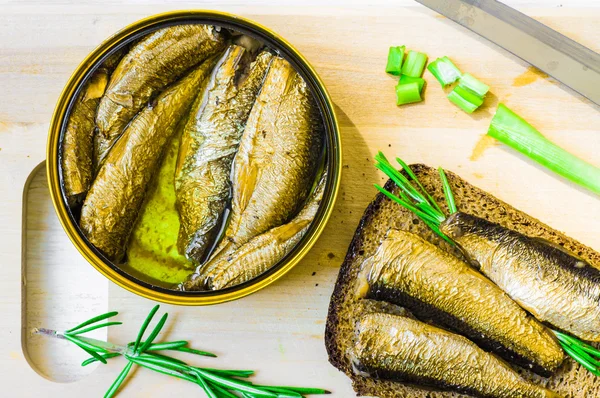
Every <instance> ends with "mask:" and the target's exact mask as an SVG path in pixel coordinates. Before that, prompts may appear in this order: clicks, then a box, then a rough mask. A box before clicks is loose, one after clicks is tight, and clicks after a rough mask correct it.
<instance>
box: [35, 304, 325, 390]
mask: <svg viewBox="0 0 600 398" xmlns="http://www.w3.org/2000/svg"><path fill="white" fill-rule="evenodd" d="M158 308H159V306H158V305H157V306H155V307H154V308H153V309H152V310H151V311H150V313H149V314H148V317H147V318H146V320H145V321H144V323H143V324H142V327H141V329H140V331H139V333H138V335H137V338H136V340H135V341H134V342H131V343H129V344H127V345H126V346H120V345H116V344H113V343H109V342H106V341H101V340H96V339H92V338H89V337H85V336H81V335H82V334H84V333H87V332H91V331H92V330H96V329H99V328H102V327H108V326H113V325H120V324H121V322H104V323H100V322H101V321H104V320H105V319H109V318H112V317H114V316H115V315H117V312H108V313H106V314H102V315H98V316H96V317H94V318H92V319H89V320H87V321H85V322H83V323H81V324H79V325H77V326H75V327H74V328H71V329H69V330H67V331H65V332H62V333H61V332H57V331H56V330H49V329H35V330H34V333H37V334H42V335H45V336H49V337H55V338H59V339H65V340H68V341H70V342H72V343H74V344H76V345H77V346H79V347H80V348H81V349H83V350H84V351H86V352H87V353H88V354H90V355H91V358H89V359H87V360H85V361H83V363H82V364H81V366H86V365H89V364H90V363H93V362H97V361H99V362H102V363H104V364H106V362H107V361H106V360H107V359H110V358H114V357H117V356H123V357H125V358H126V359H127V365H125V367H124V368H123V370H122V371H121V373H119V375H118V376H117V378H116V379H115V381H114V382H113V384H112V385H111V386H110V387H109V389H108V391H107V392H106V394H105V395H104V397H105V398H107V397H112V396H114V395H115V394H116V393H117V391H118V390H119V387H120V386H121V384H122V383H123V381H124V380H125V379H126V377H127V375H128V373H129V372H130V370H131V369H132V368H133V366H134V365H137V366H141V367H143V368H146V369H150V370H153V371H155V372H158V373H163V374H166V375H169V376H173V377H176V378H179V379H182V380H186V381H189V382H192V383H194V384H197V385H198V386H200V387H201V388H202V389H203V390H204V392H205V393H206V395H207V396H208V397H211V398H213V397H215V398H221V397H226V398H227V397H234V398H236V397H238V396H244V397H249V398H257V397H261V398H291V397H297V398H302V397H304V396H305V395H312V394H329V391H327V390H323V389H320V388H304V387H284V386H262V385H257V384H253V383H252V382H250V381H247V380H240V379H239V378H247V377H249V376H251V375H252V374H254V372H253V371H252V370H225V369H213V368H200V367H196V366H191V365H188V364H186V363H185V362H183V361H181V360H179V359H176V358H172V357H169V356H167V355H164V354H158V353H156V351H180V352H185V353H189V354H196V355H202V356H208V357H216V355H214V354H211V353H209V352H205V351H199V350H195V349H192V348H189V347H187V346H188V342H187V341H170V342H162V343H155V342H154V340H155V339H156V337H157V336H158V334H159V333H160V331H161V330H162V328H163V327H164V325H165V322H166V321H167V316H168V314H166V313H165V314H164V315H163V316H162V317H161V318H160V320H159V321H158V322H157V324H156V326H155V327H154V329H153V330H152V332H151V333H150V334H149V335H148V337H147V338H145V339H144V334H145V332H146V329H147V328H148V326H149V325H150V322H151V321H152V318H153V317H154V315H155V314H156V312H157V311H158ZM234 393H237V394H241V395H236V394H234Z"/></svg>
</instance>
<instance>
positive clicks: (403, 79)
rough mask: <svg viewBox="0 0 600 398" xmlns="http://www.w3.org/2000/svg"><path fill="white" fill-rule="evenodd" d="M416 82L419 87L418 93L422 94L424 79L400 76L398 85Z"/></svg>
mask: <svg viewBox="0 0 600 398" xmlns="http://www.w3.org/2000/svg"><path fill="white" fill-rule="evenodd" d="M414 82H416V83H417V84H418V85H419V92H420V93H421V92H423V86H424V85H425V79H423V78H422V77H411V76H407V75H402V76H400V81H399V84H407V83H414Z"/></svg>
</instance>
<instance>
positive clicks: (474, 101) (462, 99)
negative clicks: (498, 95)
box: [448, 86, 483, 113]
mask: <svg viewBox="0 0 600 398" xmlns="http://www.w3.org/2000/svg"><path fill="white" fill-rule="evenodd" d="M448 99H449V100H450V102H452V103H453V104H454V105H456V106H458V107H459V108H460V109H462V110H463V111H465V112H467V113H473V111H474V110H475V109H477V108H479V107H480V106H481V104H483V99H482V98H480V97H478V96H477V95H476V94H474V93H472V92H470V91H469V90H465V89H464V88H462V87H460V86H456V87H454V90H452V91H451V92H450V94H448Z"/></svg>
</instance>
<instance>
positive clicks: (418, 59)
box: [402, 50, 427, 77]
mask: <svg viewBox="0 0 600 398" xmlns="http://www.w3.org/2000/svg"><path fill="white" fill-rule="evenodd" d="M426 63H427V54H424V53H420V52H417V51H413V50H410V51H409V52H408V55H407V56H406V62H404V65H402V74H403V75H406V76H410V77H421V75H422V74H423V70H424V69H425V64H426Z"/></svg>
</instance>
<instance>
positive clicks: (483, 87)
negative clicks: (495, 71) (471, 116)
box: [458, 73, 490, 99]
mask: <svg viewBox="0 0 600 398" xmlns="http://www.w3.org/2000/svg"><path fill="white" fill-rule="evenodd" d="M458 87H462V88H463V89H465V90H468V91H470V92H472V93H473V94H475V95H476V96H478V97H479V98H482V99H483V98H484V97H485V95H486V94H487V93H488V91H490V86H488V85H487V84H485V83H482V82H480V81H479V80H477V79H476V78H474V77H473V75H471V74H470V73H465V74H463V75H462V76H461V77H460V79H459V81H458Z"/></svg>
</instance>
